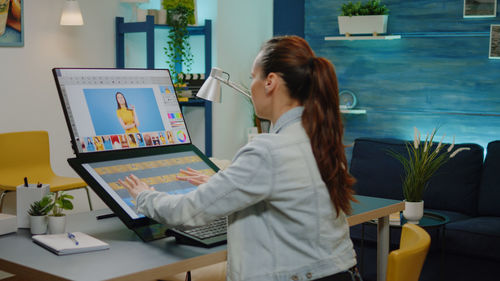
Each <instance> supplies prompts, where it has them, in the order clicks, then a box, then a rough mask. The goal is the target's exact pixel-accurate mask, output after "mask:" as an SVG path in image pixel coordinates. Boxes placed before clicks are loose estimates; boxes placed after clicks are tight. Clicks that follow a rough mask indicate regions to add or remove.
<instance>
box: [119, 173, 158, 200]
mask: <svg viewBox="0 0 500 281" xmlns="http://www.w3.org/2000/svg"><path fill="white" fill-rule="evenodd" d="M118 182H119V183H120V185H122V186H124V187H125V188H126V189H127V191H128V193H130V195H131V196H132V197H133V198H134V199H136V198H137V195H139V193H141V192H142V191H145V190H155V189H154V187H150V186H149V185H147V184H146V183H145V182H143V181H141V180H140V179H139V178H138V177H136V176H134V175H132V174H131V175H130V176H128V177H125V180H124V181H122V180H121V179H120V180H118Z"/></svg>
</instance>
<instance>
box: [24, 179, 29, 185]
mask: <svg viewBox="0 0 500 281" xmlns="http://www.w3.org/2000/svg"><path fill="white" fill-rule="evenodd" d="M24 186H25V187H28V177H24Z"/></svg>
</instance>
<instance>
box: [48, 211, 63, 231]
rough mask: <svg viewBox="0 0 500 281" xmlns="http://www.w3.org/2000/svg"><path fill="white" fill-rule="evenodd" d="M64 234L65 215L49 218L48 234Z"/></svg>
mask: <svg viewBox="0 0 500 281" xmlns="http://www.w3.org/2000/svg"><path fill="white" fill-rule="evenodd" d="M64 232H66V215H62V216H49V233H50V234H58V233H64Z"/></svg>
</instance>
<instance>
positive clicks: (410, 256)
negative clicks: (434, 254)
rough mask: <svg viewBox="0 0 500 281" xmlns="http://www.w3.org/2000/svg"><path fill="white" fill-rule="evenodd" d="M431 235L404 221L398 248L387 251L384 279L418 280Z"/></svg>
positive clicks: (398, 280)
mask: <svg viewBox="0 0 500 281" xmlns="http://www.w3.org/2000/svg"><path fill="white" fill-rule="evenodd" d="M430 244H431V237H430V236H429V234H428V233H427V231H425V230H424V229H423V228H421V227H420V226H418V225H415V224H409V223H406V224H404V225H403V229H402V232H401V242H400V244H399V249H398V250H394V251H392V252H390V253H389V258H388V261H387V275H386V279H385V280H386V281H418V278H419V276H420V272H421V270H422V267H423V266H424V261H425V257H426V256H427V252H428V251H429V246H430Z"/></svg>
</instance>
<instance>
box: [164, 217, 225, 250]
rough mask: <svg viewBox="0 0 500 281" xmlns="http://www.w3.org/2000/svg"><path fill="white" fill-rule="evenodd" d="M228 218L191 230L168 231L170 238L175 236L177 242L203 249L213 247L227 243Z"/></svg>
mask: <svg viewBox="0 0 500 281" xmlns="http://www.w3.org/2000/svg"><path fill="white" fill-rule="evenodd" d="M226 233H227V217H223V218H219V219H216V220H215V221H213V222H211V223H209V224H207V225H203V226H199V227H195V228H190V229H184V228H173V229H169V230H167V232H166V234H167V235H168V236H174V237H175V238H176V240H177V242H179V243H182V244H189V245H195V246H202V247H213V246H217V245H221V244H224V243H226Z"/></svg>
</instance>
